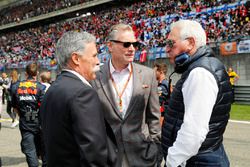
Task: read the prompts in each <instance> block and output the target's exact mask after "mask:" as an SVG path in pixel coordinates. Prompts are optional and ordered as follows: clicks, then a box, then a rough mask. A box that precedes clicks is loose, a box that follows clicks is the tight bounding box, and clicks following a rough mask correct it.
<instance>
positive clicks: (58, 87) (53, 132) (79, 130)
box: [41, 31, 112, 167]
mask: <svg viewBox="0 0 250 167" xmlns="http://www.w3.org/2000/svg"><path fill="white" fill-rule="evenodd" d="M56 55H57V57H58V62H59V65H60V67H61V68H62V72H61V74H59V76H58V77H57V79H56V80H55V81H54V82H53V84H52V85H51V87H50V89H49V90H48V91H47V92H46V96H45V97H44V100H43V102H42V105H41V114H42V116H41V119H42V130H43V134H44V141H45V151H46V155H47V160H48V167H61V166H72V167H73V166H77V167H80V166H81V167H85V166H91V167H106V166H108V167H110V166H112V164H110V161H111V159H110V157H109V156H108V152H109V151H110V150H108V140H109V139H108V138H107V134H109V133H110V134H112V130H109V129H108V127H107V125H105V120H104V117H103V111H102V106H101V103H100V100H99V98H98V95H97V93H96V91H95V90H94V89H93V88H92V86H91V85H90V84H89V81H90V80H93V79H95V77H96V75H95V72H96V71H98V69H99V60H98V58H97V49H96V39H95V37H94V36H93V35H91V34H89V33H87V32H73V31H72V32H66V33H64V35H63V36H62V37H61V38H60V39H59V40H58V42H57V45H56ZM106 130H107V131H106ZM109 141H110V140H109Z"/></svg>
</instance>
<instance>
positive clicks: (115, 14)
mask: <svg viewBox="0 0 250 167" xmlns="http://www.w3.org/2000/svg"><path fill="white" fill-rule="evenodd" d="M82 2H83V1H82V0H75V1H74V2H73V0H71V1H70V0H64V1H59V0H54V1H47V0H46V1H45V2H43V4H40V3H41V2H40V1H35V0H34V1H29V4H30V5H31V6H29V7H25V8H27V10H30V11H31V12H28V13H32V12H33V13H36V14H34V15H30V16H29V17H32V16H35V15H37V14H39V13H38V12H35V11H37V10H32V9H33V5H35V4H36V5H37V4H39V8H40V9H42V10H39V11H43V12H41V13H40V14H43V13H48V12H51V11H52V10H55V9H61V8H64V7H67V5H66V4H68V5H69V4H70V6H72V5H75V4H77V3H82ZM118 3H119V2H118ZM130 3H131V2H130ZM48 4H50V5H48ZM55 4H58V5H55ZM225 4H227V5H225ZM230 4H231V7H228V6H230ZM245 4H246V1H235V0H212V1H205V0H196V1H191V0H179V1H173V0H170V1H169V0H152V1H136V2H134V3H133V4H132V5H131V4H128V5H120V6H118V7H117V6H110V7H109V8H107V9H102V10H100V9H96V11H95V12H92V13H91V15H90V16H87V17H78V18H74V19H70V20H65V21H62V22H57V23H52V24H48V25H43V26H39V27H35V28H27V29H26V30H21V31H17V32H10V33H5V34H0V64H13V63H22V62H25V61H29V60H36V61H39V60H40V61H47V60H49V61H50V63H51V65H54V64H56V59H55V43H56V41H57V39H58V38H60V36H61V35H62V34H63V33H64V32H66V31H69V30H76V31H81V30H84V31H88V32H89V33H92V34H94V35H95V36H96V37H97V44H98V48H99V53H101V52H102V51H103V50H104V49H105V38H106V36H107V33H108V29H109V28H110V26H111V25H114V24H117V23H119V22H124V23H129V24H130V25H131V26H132V27H133V29H134V31H135V34H136V37H137V38H138V40H139V41H140V42H141V43H142V44H143V45H144V46H147V47H149V48H150V47H163V46H165V40H164V39H166V37H167V35H168V33H169V31H170V27H169V25H170V24H171V23H172V22H175V21H178V20H179V19H194V20H197V21H199V22H200V23H201V24H202V26H203V28H204V29H205V30H206V33H207V37H208V42H221V41H230V40H234V39H238V38H241V37H245V36H249V32H250V31H249V27H250V22H249V13H248V12H249V11H248V10H249V9H247V7H246V5H245ZM45 6H46V7H45ZM16 8H17V7H16ZM18 8H19V7H18ZM34 8H35V9H38V8H37V6H34ZM13 9H15V7H14V8H13ZM4 10H7V9H4ZM11 11H12V9H9V10H8V12H7V15H6V14H5V15H4V17H3V16H1V18H4V19H3V20H2V19H1V20H2V23H5V21H6V18H7V17H8V18H15V17H16V16H18V18H21V17H20V16H22V18H23V16H24V15H23V14H24V13H25V12H24V11H26V10H22V11H21V10H15V11H18V12H14V13H12V12H11ZM23 12H24V13H23ZM0 13H2V14H3V11H1V12H0ZM15 13H16V14H17V15H16V16H15ZM2 14H0V15H2ZM24 17H26V16H24ZM7 20H8V19H7ZM10 21H11V20H10ZM12 21H15V20H12ZM7 22H8V21H7Z"/></svg>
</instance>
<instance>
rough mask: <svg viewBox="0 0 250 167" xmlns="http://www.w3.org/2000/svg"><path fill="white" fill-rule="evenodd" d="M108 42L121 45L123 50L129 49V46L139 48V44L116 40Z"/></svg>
mask: <svg viewBox="0 0 250 167" xmlns="http://www.w3.org/2000/svg"><path fill="white" fill-rule="evenodd" d="M110 41H111V42H115V43H122V44H123V47H124V48H129V47H130V46H131V45H133V47H134V48H135V47H138V46H139V42H122V41H117V40H110Z"/></svg>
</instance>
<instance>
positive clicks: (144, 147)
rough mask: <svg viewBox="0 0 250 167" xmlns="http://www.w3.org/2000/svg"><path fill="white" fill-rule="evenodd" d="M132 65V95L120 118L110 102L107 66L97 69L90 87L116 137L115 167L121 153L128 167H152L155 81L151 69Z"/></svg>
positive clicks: (156, 127)
mask: <svg viewBox="0 0 250 167" xmlns="http://www.w3.org/2000/svg"><path fill="white" fill-rule="evenodd" d="M132 66H133V92H132V97H131V100H130V104H129V106H128V109H127V111H126V114H125V116H124V117H122V116H121V114H120V112H119V109H118V107H117V104H116V102H115V99H114V94H113V91H112V81H111V79H110V72H109V66H108V63H106V64H105V65H103V66H102V67H101V70H100V72H99V73H97V78H96V80H95V81H94V82H92V83H91V84H92V86H93V87H94V88H95V89H96V91H97V93H98V95H99V97H100V99H101V103H102V105H103V111H104V116H105V118H106V120H107V121H108V123H109V124H110V125H111V128H112V129H113V131H114V133H115V136H116V140H117V144H118V150H119V152H118V162H117V164H116V166H118V167H121V161H122V157H123V156H124V154H125V155H126V156H127V158H128V163H129V166H130V167H142V166H143V167H153V166H155V165H156V160H157V155H158V151H159V150H158V147H157V143H158V144H159V143H160V137H161V127H160V121H159V119H160V110H159V109H160V106H159V97H158V94H157V81H156V78H155V74H154V72H153V70H152V69H150V68H148V67H145V66H142V65H139V64H136V63H132Z"/></svg>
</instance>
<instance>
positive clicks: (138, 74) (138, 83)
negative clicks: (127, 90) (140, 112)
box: [124, 63, 143, 119]
mask: <svg viewBox="0 0 250 167" xmlns="http://www.w3.org/2000/svg"><path fill="white" fill-rule="evenodd" d="M132 65H133V92H132V97H131V99H130V103H129V106H128V109H127V111H126V114H125V116H124V119H125V118H126V117H127V116H128V115H129V114H130V113H131V111H133V107H134V105H136V104H137V105H138V103H137V100H138V97H139V96H138V95H139V94H143V88H142V85H143V78H142V77H143V76H142V70H141V69H139V68H138V66H136V65H135V64H134V63H132Z"/></svg>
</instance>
